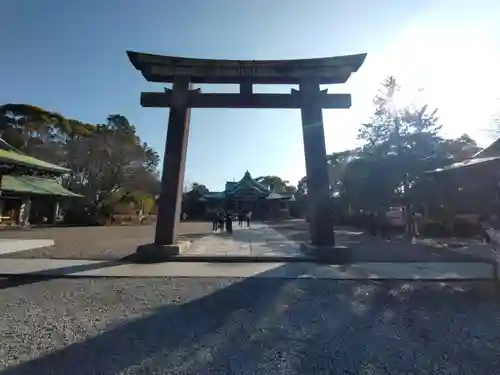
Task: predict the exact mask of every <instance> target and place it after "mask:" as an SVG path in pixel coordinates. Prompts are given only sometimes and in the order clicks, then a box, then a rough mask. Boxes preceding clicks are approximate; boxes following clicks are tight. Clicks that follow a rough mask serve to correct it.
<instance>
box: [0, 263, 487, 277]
mask: <svg viewBox="0 0 500 375" xmlns="http://www.w3.org/2000/svg"><path fill="white" fill-rule="evenodd" d="M27 274H30V275H36V276H54V277H55V276H66V277H68V276H69V277H71V276H78V277H217V278H221V277H222V278H226V277H235V278H249V277H252V278H278V279H297V278H312V279H333V280H478V279H487V280H489V279H493V278H494V268H493V266H492V265H491V264H487V263H431V262H427V263H405V264H402V263H358V264H351V265H324V264H314V263H275V262H272V263H271V262H270V263H207V262H167V263H156V264H126V263H119V262H114V261H90V260H64V259H2V260H1V261H0V275H3V276H11V275H27Z"/></svg>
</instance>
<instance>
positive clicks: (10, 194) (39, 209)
mask: <svg viewBox="0 0 500 375" xmlns="http://www.w3.org/2000/svg"><path fill="white" fill-rule="evenodd" d="M68 172H69V170H68V169H66V168H63V167H60V166H58V165H55V164H52V163H47V162H45V161H42V160H39V159H36V158H33V157H30V156H27V155H25V154H22V153H20V152H18V151H16V150H14V149H13V148H12V147H10V146H9V145H8V144H7V143H5V142H4V141H3V140H2V141H1V142H0V224H1V225H21V226H24V225H29V224H55V223H56V222H57V221H58V218H60V214H61V210H60V207H61V202H62V201H64V199H67V198H75V197H80V195H79V194H75V193H73V192H71V191H69V190H67V189H65V188H64V187H63V186H62V185H61V184H60V183H59V181H58V179H60V177H61V176H62V175H64V174H65V173H68Z"/></svg>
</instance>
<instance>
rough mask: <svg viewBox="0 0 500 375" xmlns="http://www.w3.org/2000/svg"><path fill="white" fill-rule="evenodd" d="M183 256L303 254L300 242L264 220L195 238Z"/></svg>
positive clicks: (279, 255)
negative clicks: (289, 238)
mask: <svg viewBox="0 0 500 375" xmlns="http://www.w3.org/2000/svg"><path fill="white" fill-rule="evenodd" d="M182 255H186V256H193V255H198V256H200V255H210V256H251V257H303V256H304V255H303V254H302V252H301V251H300V245H299V244H298V243H296V242H293V241H290V240H288V239H287V238H286V237H285V236H283V235H282V234H280V233H278V232H277V231H276V230H274V229H273V228H271V227H269V226H268V225H266V224H264V223H253V224H252V226H251V227H250V228H247V227H243V228H239V227H238V226H237V225H236V226H235V227H234V229H233V233H232V234H231V235H229V234H227V233H215V234H210V235H208V236H205V237H202V238H200V239H198V240H195V241H194V242H193V243H192V244H191V246H190V248H189V249H188V250H187V251H186V252H184V253H183V254H182Z"/></svg>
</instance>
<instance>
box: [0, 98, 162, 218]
mask: <svg viewBox="0 0 500 375" xmlns="http://www.w3.org/2000/svg"><path fill="white" fill-rule="evenodd" d="M0 135H1V136H2V138H3V139H4V140H5V141H6V142H8V143H9V144H10V145H12V146H13V150H17V151H18V152H23V153H26V154H28V155H31V156H34V157H37V158H40V159H42V160H47V161H50V162H53V163H56V164H59V165H62V166H65V167H67V168H69V169H70V170H71V172H70V173H69V174H68V175H67V176H64V178H63V182H64V184H65V185H66V186H67V187H69V188H70V189H71V190H74V191H76V192H79V193H82V194H84V195H85V197H86V198H87V203H88V204H90V205H92V206H93V207H94V208H95V209H96V212H98V211H99V210H100V209H102V208H103V206H105V205H106V204H107V202H110V201H113V199H114V198H113V199H111V197H112V196H114V195H116V199H117V200H120V197H122V196H124V195H126V194H130V193H131V192H134V193H136V194H139V195H145V196H148V195H149V196H152V197H154V196H155V195H156V194H158V193H159V185H160V184H159V179H158V171H157V167H158V163H159V155H158V154H157V153H156V152H155V151H154V150H153V149H152V148H151V147H150V146H149V145H147V144H146V143H141V140H140V138H139V136H138V135H137V134H136V129H135V126H133V125H132V124H130V122H129V121H128V119H127V118H126V117H125V116H122V115H119V114H115V115H110V116H108V118H107V120H106V123H105V124H98V125H93V124H87V123H83V122H81V121H78V120H74V119H67V118H65V117H64V116H62V115H61V114H59V113H56V112H51V111H48V110H45V109H43V108H40V107H36V106H32V105H28V104H5V105H2V106H0ZM116 199H115V200H116Z"/></svg>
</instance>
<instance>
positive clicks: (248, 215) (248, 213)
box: [246, 211, 252, 227]
mask: <svg viewBox="0 0 500 375" xmlns="http://www.w3.org/2000/svg"><path fill="white" fill-rule="evenodd" d="M246 216H247V227H250V223H251V222H252V211H248V212H247V215H246Z"/></svg>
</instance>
